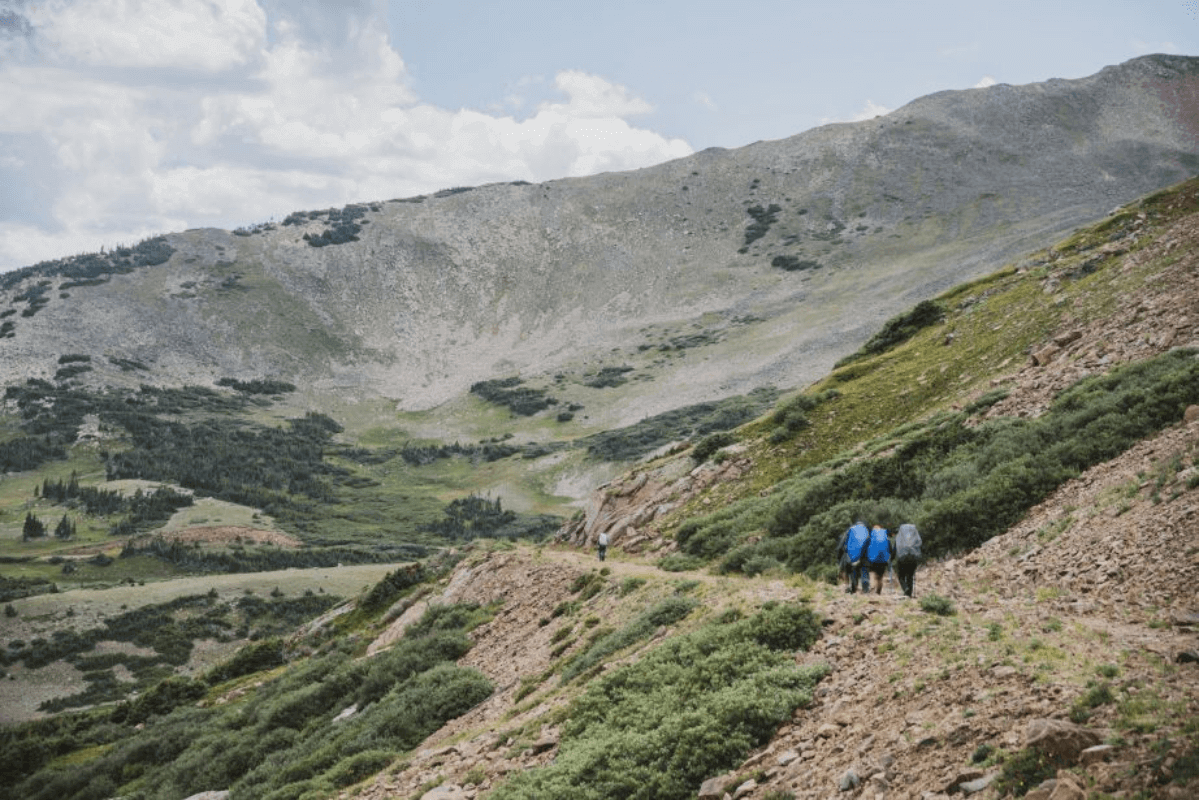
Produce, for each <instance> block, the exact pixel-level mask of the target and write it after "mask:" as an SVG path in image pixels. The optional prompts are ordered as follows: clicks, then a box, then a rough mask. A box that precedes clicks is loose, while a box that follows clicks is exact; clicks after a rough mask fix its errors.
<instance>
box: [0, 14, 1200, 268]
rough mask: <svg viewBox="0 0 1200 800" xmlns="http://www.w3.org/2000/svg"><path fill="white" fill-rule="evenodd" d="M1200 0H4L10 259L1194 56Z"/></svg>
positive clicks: (542, 174) (2, 122)
mask: <svg viewBox="0 0 1200 800" xmlns="http://www.w3.org/2000/svg"><path fill="white" fill-rule="evenodd" d="M1196 5H1197V4H1196V0H1189V1H1188V2H1181V0H997V1H996V2H992V3H986V4H965V3H962V2H961V0H907V2H903V3H898V2H895V0H840V2H838V3H833V2H830V1H829V0H823V1H822V2H814V1H812V0H687V2H681V1H680V0H636V2H635V1H634V0H605V2H602V3H601V2H597V1H596V0H590V1H589V2H576V0H36V1H35V0H0V271H3V270H9V269H14V268H17V267H22V266H28V265H32V264H34V263H37V262H39V261H42V260H47V259H52V258H60V257H64V256H69V255H74V254H77V253H83V252H94V251H98V250H99V249H100V248H101V247H106V248H111V247H113V246H117V245H132V244H136V243H137V242H138V241H141V240H142V239H144V238H146V237H148V236H153V235H157V234H160V233H167V232H172V231H181V230H186V229H189V228H200V227H220V228H227V229H232V228H236V227H239V226H248V225H254V224H257V223H262V222H267V221H270V220H281V219H282V218H283V217H285V216H286V215H287V214H289V213H290V212H292V211H298V210H308V209H321V208H330V207H340V206H343V205H346V204H347V203H352V202H363V201H373V200H387V199H391V198H398V197H410V196H413V195H417V194H425V193H429V192H434V191H437V190H439V189H445V188H450V187H456V186H476V185H479V184H483V183H490V182H495V181H512V180H526V181H532V182H539V181H544V180H551V179H555V178H563V177H569V176H582V175H590V174H595V173H599V172H608V171H617V170H629V169H637V168H640V167H645V166H650V165H652V164H657V163H661V162H663V161H667V160H671V159H675V158H680V157H683V156H687V155H689V154H691V153H693V152H697V151H700V150H703V149H705V148H708V147H727V148H735V147H740V146H742V145H746V144H750V143H752V142H755V141H760V140H768V139H781V138H785V137H788V136H792V135H794V134H798V133H802V132H803V131H806V130H808V129H811V128H814V127H817V126H820V125H824V124H828V123H832V122H846V121H854V120H859V119H869V118H871V117H874V116H877V115H881V114H886V113H888V112H890V111H892V110H895V109H897V108H899V107H900V106H902V105H904V104H906V103H908V102H910V101H912V100H915V99H917V98H918V97H922V96H924V95H927V94H931V93H933V92H937V91H942V90H945V89H970V88H973V87H986V86H989V85H993V84H996V83H1008V84H1014V85H1019V84H1025V83H1034V82H1040V81H1045V80H1049V79H1051V78H1082V77H1085V76H1088V75H1092V74H1094V73H1096V72H1098V71H1099V70H1101V69H1103V68H1104V67H1105V66H1108V65H1112V64H1119V63H1121V62H1123V61H1126V60H1128V59H1130V58H1135V57H1137V56H1139V55H1145V54H1149V53H1172V54H1180V55H1196V54H1197V51H1198V50H1200V46H1198V39H1200V34H1198V30H1200V28H1198V25H1200V23H1198V21H1197V8H1196Z"/></svg>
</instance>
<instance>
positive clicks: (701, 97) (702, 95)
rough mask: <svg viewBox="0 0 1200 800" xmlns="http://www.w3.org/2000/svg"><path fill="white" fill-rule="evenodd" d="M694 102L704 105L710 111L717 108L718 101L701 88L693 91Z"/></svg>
mask: <svg viewBox="0 0 1200 800" xmlns="http://www.w3.org/2000/svg"><path fill="white" fill-rule="evenodd" d="M692 102H694V103H695V104H696V105H699V106H704V107H705V108H707V109H708V110H709V111H716V110H717V101H715V100H713V99H712V98H711V97H709V96H708V93H707V92H702V91H700V90H699V89H697V90H696V91H694V92H692Z"/></svg>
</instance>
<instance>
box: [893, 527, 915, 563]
mask: <svg viewBox="0 0 1200 800" xmlns="http://www.w3.org/2000/svg"><path fill="white" fill-rule="evenodd" d="M896 558H897V559H904V560H906V561H907V560H910V559H911V560H914V561H920V560H921V534H920V533H918V532H917V526H916V525H913V524H911V523H905V524H903V525H901V526H900V532H899V533H897V534H896Z"/></svg>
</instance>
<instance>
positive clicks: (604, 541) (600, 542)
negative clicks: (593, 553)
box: [596, 533, 608, 561]
mask: <svg viewBox="0 0 1200 800" xmlns="http://www.w3.org/2000/svg"><path fill="white" fill-rule="evenodd" d="M596 549H597V550H599V551H600V560H601V561H603V560H604V554H605V553H607V552H608V534H607V533H602V534H600V537H599V538H598V539H596Z"/></svg>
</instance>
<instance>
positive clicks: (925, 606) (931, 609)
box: [921, 594, 958, 617]
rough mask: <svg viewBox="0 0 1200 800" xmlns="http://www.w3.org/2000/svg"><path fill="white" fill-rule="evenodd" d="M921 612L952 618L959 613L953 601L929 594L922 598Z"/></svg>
mask: <svg viewBox="0 0 1200 800" xmlns="http://www.w3.org/2000/svg"><path fill="white" fill-rule="evenodd" d="M921 610H922V611H924V612H926V613H927V614H937V615H938V616H939V617H950V616H953V615H954V614H956V613H958V612H957V611H956V610H955V608H954V603H953V602H952V601H951V600H949V599H948V598H945V597H942V596H941V595H937V594H927V595H925V596H924V597H922V598H921Z"/></svg>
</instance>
